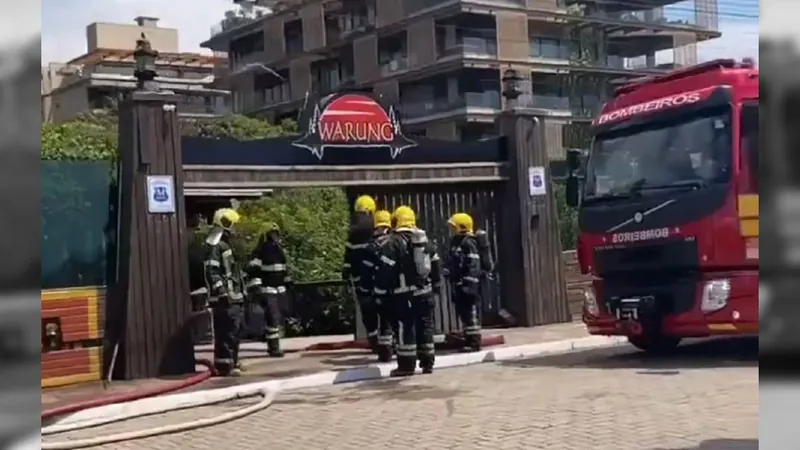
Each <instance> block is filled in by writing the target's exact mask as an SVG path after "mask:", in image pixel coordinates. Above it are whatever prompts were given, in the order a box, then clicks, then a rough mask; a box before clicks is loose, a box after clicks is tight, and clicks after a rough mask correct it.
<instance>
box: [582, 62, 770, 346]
mask: <svg viewBox="0 0 800 450" xmlns="http://www.w3.org/2000/svg"><path fill="white" fill-rule="evenodd" d="M592 131H593V136H594V138H593V142H592V146H591V148H590V150H589V156H588V159H587V162H586V165H585V170H584V173H583V175H584V176H583V177H579V176H578V173H579V172H580V170H578V169H579V165H580V164H579V163H578V158H577V157H576V154H575V153H570V157H569V161H568V164H569V166H570V169H571V173H572V174H571V175H570V177H569V179H568V181H567V197H568V202H569V203H570V204H571V205H573V206H577V207H578V208H579V209H578V211H579V213H578V226H579V229H580V234H579V238H578V247H577V253H578V260H579V262H580V267H581V270H582V271H583V273H585V274H591V275H592V276H593V282H592V287H591V289H589V290H587V291H586V292H585V301H584V307H583V321H584V323H585V324H586V326H587V328H588V331H589V333H591V334H596V335H620V336H627V337H628V340H629V341H630V343H631V344H633V345H634V346H636V347H638V348H640V349H642V350H645V351H649V352H650V351H651V352H660V351H665V350H669V349H672V348H674V347H676V346H677V345H678V344H679V342H680V340H681V339H682V338H687V337H706V336H712V335H719V334H756V333H758V69H757V68H756V67H755V65H754V64H752V63H751V62H747V61H746V62H737V61H734V60H715V61H711V62H708V63H703V64H700V65H697V66H693V67H689V68H685V69H680V70H676V71H673V72H671V73H668V74H666V75H663V76H658V77H652V78H648V79H644V80H641V81H638V82H633V83H631V84H628V85H625V86H623V87H621V88H619V89H617V90H616V92H615V93H614V96H613V98H612V99H611V100H610V101H608V102H607V103H606V104H605V106H604V107H603V110H602V113H601V114H600V115H599V116H598V117H597V118H595V120H594V121H593V122H592Z"/></svg>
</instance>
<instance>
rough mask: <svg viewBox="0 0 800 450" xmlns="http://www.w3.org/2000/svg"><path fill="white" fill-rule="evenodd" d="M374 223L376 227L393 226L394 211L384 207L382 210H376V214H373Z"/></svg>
mask: <svg viewBox="0 0 800 450" xmlns="http://www.w3.org/2000/svg"><path fill="white" fill-rule="evenodd" d="M373 225H374V227H375V228H378V227H391V226H392V213H390V212H389V211H386V210H385V209H382V210H380V211H376V212H375V215H374V216H373Z"/></svg>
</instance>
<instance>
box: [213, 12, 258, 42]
mask: <svg viewBox="0 0 800 450" xmlns="http://www.w3.org/2000/svg"><path fill="white" fill-rule="evenodd" d="M263 16H264V14H263V13H262V14H261V15H259V16H256V17H244V16H239V15H236V16H229V17H226V18H224V19H222V20H221V21H220V22H219V23H218V24H216V25H214V26H213V27H211V33H210V34H211V37H214V36H216V35H218V34H220V33H224V32H226V31H230V30H233V29H235V28H239V27H241V26H243V25H247V24H248V23H253V22H255V21H256V20H259V19H261V18H262V17H263Z"/></svg>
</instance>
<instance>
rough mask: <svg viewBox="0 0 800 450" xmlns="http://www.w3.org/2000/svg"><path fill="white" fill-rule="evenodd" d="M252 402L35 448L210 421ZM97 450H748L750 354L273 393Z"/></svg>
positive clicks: (519, 366)
mask: <svg viewBox="0 0 800 450" xmlns="http://www.w3.org/2000/svg"><path fill="white" fill-rule="evenodd" d="M253 401H254V400H250V399H247V400H242V401H240V402H236V403H228V404H223V405H217V406H213V407H206V408H200V409H193V410H187V411H180V412H174V413H170V414H168V415H163V416H152V417H149V418H142V419H137V420H134V421H130V422H126V423H120V424H116V425H113V426H106V427H102V428H98V429H94V430H86V431H81V432H76V433H72V434H69V435H59V436H52V437H47V439H46V440H54V439H55V438H58V440H63V439H65V438H86V437H94V436H98V435H103V434H109V433H115V432H121V431H128V430H132V429H137V428H142V427H152V426H158V425H163V424H166V423H178V422H183V421H186V420H192V419H198V418H203V417H210V416H215V415H219V414H222V413H225V412H228V411H232V410H234V409H239V408H241V407H243V406H245V405H246V404H251V403H252V402H253ZM98 448H103V449H108V450H111V449H112V448H114V449H119V450H122V449H132V450H133V449H136V450H149V449H153V450H172V449H188V448H191V449H196V450H201V449H215V450H219V449H227V448H235V449H237V450H262V449H264V448H270V449H278V450H280V449H287V450H289V449H306V448H308V449H315V448H316V449H326V450H373V449H374V450H383V449H386V450H394V449H397V450H400V449H404V450H405V449H415V450H445V449H458V450H483V449H486V450H517V449H518V450H537V449H542V450H544V449H547V450H661V449H663V450H667V449H669V450H679V449H680V450H683V449H686V450H690V449H697V450H700V449H702V450H751V449H752V450H756V449H757V448H758V344H757V341H755V340H718V341H712V342H705V343H700V344H694V345H688V346H685V347H683V348H681V349H680V350H679V351H678V353H677V354H675V355H673V356H671V357H662V358H652V357H645V356H643V355H642V354H641V353H638V352H636V351H634V350H632V349H630V348H627V347H623V348H616V349H610V350H595V351H588V352H579V353H573V354H569V355H562V356H553V357H547V358H539V359H531V360H517V361H510V362H504V363H496V364H482V365H477V366H471V367H463V368H455V369H447V370H440V371H437V372H436V373H434V374H433V375H428V376H417V377H414V378H412V379H407V380H382V381H377V382H367V383H358V384H351V385H339V386H334V387H327V388H320V389H315V390H308V391H303V392H296V393H284V394H280V396H279V397H278V398H277V399H276V401H275V403H274V404H273V405H272V406H271V407H270V408H269V409H267V410H265V411H262V412H260V413H257V414H254V415H252V416H249V417H247V418H244V419H240V420H237V421H234V422H231V423H228V424H224V425H220V426H216V427H211V428H206V429H202V430H197V431H193V432H187V433H181V434H174V435H169V436H162V437H155V438H149V439H143V440H138V441H131V442H125V443H117V444H112V445H108V446H105V447H98Z"/></svg>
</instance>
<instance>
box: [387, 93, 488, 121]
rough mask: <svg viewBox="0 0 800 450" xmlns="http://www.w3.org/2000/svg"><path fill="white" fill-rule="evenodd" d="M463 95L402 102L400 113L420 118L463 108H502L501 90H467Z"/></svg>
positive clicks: (404, 116) (403, 115) (405, 116)
mask: <svg viewBox="0 0 800 450" xmlns="http://www.w3.org/2000/svg"><path fill="white" fill-rule="evenodd" d="M461 95H462V97H461V98H459V99H456V100H448V99H445V98H439V99H433V100H430V101H422V102H401V104H400V114H401V115H402V117H403V118H405V119H418V118H421V117H426V116H432V115H435V114H444V113H448V112H451V111H454V110H457V109H462V108H466V109H469V108H483V109H487V110H499V109H500V92H499V91H486V92H465V93H462V94H461Z"/></svg>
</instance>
